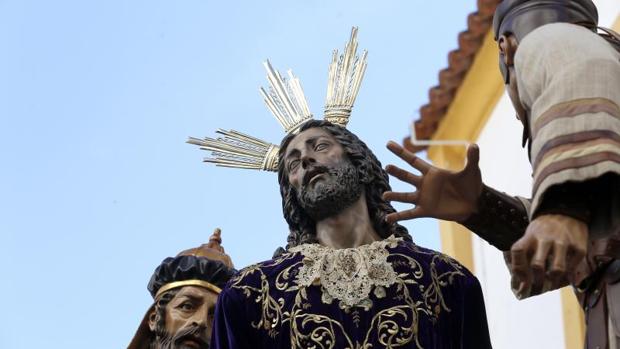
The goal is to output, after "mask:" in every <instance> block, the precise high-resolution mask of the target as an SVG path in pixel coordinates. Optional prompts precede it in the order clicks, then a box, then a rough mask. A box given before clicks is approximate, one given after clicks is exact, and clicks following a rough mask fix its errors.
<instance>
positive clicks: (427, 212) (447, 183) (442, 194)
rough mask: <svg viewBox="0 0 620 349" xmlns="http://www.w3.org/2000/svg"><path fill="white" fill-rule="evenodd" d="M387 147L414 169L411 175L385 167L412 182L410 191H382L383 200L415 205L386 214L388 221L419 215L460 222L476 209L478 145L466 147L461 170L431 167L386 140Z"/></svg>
mask: <svg viewBox="0 0 620 349" xmlns="http://www.w3.org/2000/svg"><path fill="white" fill-rule="evenodd" d="M387 148H388V149H389V150H390V151H391V152H392V153H394V154H396V156H398V157H400V158H401V159H403V160H404V161H405V162H407V163H408V164H409V165H411V167H413V168H414V169H416V170H418V171H419V172H420V175H415V174H413V173H411V172H409V171H406V170H403V169H401V168H399V167H398V166H395V165H388V166H386V168H385V170H386V171H387V173H389V174H390V175H392V176H394V177H396V178H398V179H400V180H401V181H403V182H407V183H409V184H411V185H413V186H414V187H415V188H416V189H417V190H416V191H413V192H405V193H402V192H392V191H387V192H385V193H383V199H384V200H387V201H398V202H404V203H410V204H413V205H415V207H414V208H411V209H407V210H404V211H400V212H395V213H390V214H388V215H387V216H386V220H387V221H388V222H396V221H402V220H408V219H414V218H419V217H434V218H438V219H443V220H449V221H456V222H462V221H464V220H466V219H467V218H468V217H469V216H470V215H471V214H472V213H474V212H475V211H476V207H477V201H478V198H479V197H480V194H481V193H482V177H481V175H480V168H479V167H478V160H479V151H478V146H477V145H475V144H473V145H470V146H469V147H468V148H467V164H466V165H465V168H464V169H463V170H461V171H458V172H455V171H448V170H444V169H441V168H438V167H435V166H433V165H431V164H429V163H427V162H426V161H424V160H422V159H420V158H419V157H417V156H416V155H415V154H413V153H412V152H410V151H408V150H406V149H404V148H403V147H401V146H400V145H398V144H397V143H396V142H392V141H390V142H389V143H388V144H387Z"/></svg>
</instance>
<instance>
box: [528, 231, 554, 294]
mask: <svg viewBox="0 0 620 349" xmlns="http://www.w3.org/2000/svg"><path fill="white" fill-rule="evenodd" d="M552 246H553V242H552V241H551V240H538V241H537V244H536V251H535V252H534V258H532V264H531V265H532V293H533V294H539V293H541V292H542V290H543V287H544V283H545V277H546V271H547V258H548V257H549V252H550V251H551V247H552Z"/></svg>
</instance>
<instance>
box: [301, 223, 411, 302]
mask: <svg viewBox="0 0 620 349" xmlns="http://www.w3.org/2000/svg"><path fill="white" fill-rule="evenodd" d="M401 240H402V238H397V237H395V236H393V235H392V236H390V237H389V238H387V239H384V240H380V241H375V242H373V243H371V244H367V245H362V246H360V247H357V248H345V249H333V248H331V247H326V246H322V245H319V244H303V245H299V246H296V247H293V248H291V249H290V250H289V251H290V252H300V253H301V254H302V255H303V256H304V259H303V264H302V266H301V267H300V269H299V272H298V274H297V279H296V282H297V285H299V286H305V287H308V286H310V285H312V284H316V283H317V282H318V283H320V284H321V287H322V292H323V294H322V301H323V302H324V303H327V304H330V303H332V301H333V300H334V299H337V300H338V301H340V306H341V307H342V308H347V307H353V306H360V307H364V308H366V309H369V308H370V307H372V301H371V300H370V298H369V295H370V292H371V291H373V289H374V294H375V296H376V297H377V298H383V297H385V287H389V286H390V285H392V284H393V283H394V282H395V281H396V276H397V275H396V272H395V271H394V268H392V265H391V264H390V263H389V262H388V261H387V257H388V256H389V252H388V251H387V249H386V247H396V245H397V244H398V242H399V241H401Z"/></svg>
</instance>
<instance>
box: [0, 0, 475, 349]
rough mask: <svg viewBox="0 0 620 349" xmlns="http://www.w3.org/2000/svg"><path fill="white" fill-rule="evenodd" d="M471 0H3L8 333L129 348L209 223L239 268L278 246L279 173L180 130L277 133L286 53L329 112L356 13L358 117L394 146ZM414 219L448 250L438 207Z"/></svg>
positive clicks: (2, 296) (27, 342)
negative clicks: (240, 166)
mask: <svg viewBox="0 0 620 349" xmlns="http://www.w3.org/2000/svg"><path fill="white" fill-rule="evenodd" d="M475 6H476V1H474V0H469V1H446V0H443V1H420V0H418V1H412V0H408V1H405V0H403V1H360V0H357V1H353V0H350V1H312V0H306V1H293V0H288V1H245V2H241V1H209V0H200V1H198V0H184V1H155V0H148V1H118V0H107V1H83V0H79V1H78V0H75V1H69V0H57V1H30V0H0V159H1V162H2V170H1V171H0V265H1V266H2V268H3V271H2V277H1V280H2V281H0V301H1V302H2V307H1V309H2V312H1V313H2V316H0V348H3V349H4V348H6V349H18V348H19V349H21V348H36V347H43V348H62V349H69V348H84V347H88V348H91V349H99V348H101V349H110V348H124V347H125V346H126V345H127V343H128V342H129V339H130V338H131V336H132V335H133V333H134V331H135V329H136V328H137V325H138V323H139V321H140V319H141V317H142V315H143V313H144V312H145V310H146V309H147V307H148V306H149V304H150V302H151V299H150V296H149V295H148V293H147V291H146V284H147V281H148V279H149V277H150V274H151V273H152V271H153V269H154V268H155V267H156V266H157V265H158V264H159V262H160V261H161V260H162V259H163V258H164V257H166V256H169V255H174V254H176V253H177V252H178V251H179V250H181V249H185V248H189V247H192V246H196V245H198V244H200V243H202V242H205V241H206V240H207V239H208V237H209V235H210V234H211V231H212V230H213V228H215V227H220V228H222V230H223V238H224V246H225V247H226V249H227V251H228V253H229V254H230V256H231V257H232V259H233V260H234V262H235V264H236V265H237V266H238V267H243V266H244V265H247V264H248V263H252V262H257V261H260V260H264V259H267V258H269V257H270V256H271V254H272V252H273V250H274V249H275V248H276V247H277V246H280V245H282V244H283V243H284V242H285V238H286V235H287V227H286V225H285V223H284V220H283V219H282V213H281V209H280V197H279V193H278V186H277V180H276V176H275V175H273V174H271V173H264V172H248V171H240V170H230V169H221V168H215V167H212V166H209V165H206V164H203V163H202V162H201V159H202V157H203V156H205V155H206V153H204V152H202V151H200V150H199V149H198V148H197V147H194V146H190V145H188V144H185V140H186V138H187V137H188V136H197V137H202V136H211V135H213V131H214V130H215V129H216V128H219V127H222V128H233V129H237V130H240V131H245V132H249V133H251V134H253V135H256V136H259V137H261V138H263V139H266V140H269V141H272V142H275V143H278V142H279V141H280V139H281V138H282V136H283V133H282V131H281V129H280V127H279V125H278V124H277V123H276V122H275V120H274V119H273V117H272V116H271V115H270V114H269V112H268V111H267V109H266V108H265V106H264V105H263V102H262V100H261V98H260V96H259V94H258V87H259V86H262V85H265V72H264V70H263V67H262V65H261V62H262V61H263V60H264V59H267V58H269V59H271V61H272V63H273V64H274V66H275V67H276V68H278V69H280V70H281V71H284V70H286V69H288V68H293V70H294V72H295V73H296V75H297V76H299V77H300V79H301V81H302V84H303V87H304V90H305V92H306V95H307V98H308V100H309V103H310V106H311V109H312V110H313V111H314V113H315V114H316V115H320V113H321V111H322V105H323V101H324V96H325V87H326V77H327V65H328V62H329V60H330V55H331V50H332V49H334V48H342V47H343V45H344V43H345V42H346V40H347V39H348V36H349V32H350V28H351V26H353V25H356V26H359V28H360V31H359V41H360V48H366V49H368V50H369V57H368V60H369V65H368V69H367V72H366V79H365V81H364V83H363V84H362V88H361V91H360V94H359V97H358V101H357V103H356V105H355V109H354V112H353V119H352V121H351V122H350V124H349V129H351V130H352V131H354V132H355V133H357V134H358V135H359V136H360V137H361V138H362V139H363V140H365V141H366V142H367V143H368V144H369V146H370V147H371V148H372V149H374V150H375V152H376V154H377V156H378V157H379V159H381V161H382V162H383V163H384V164H385V163H388V162H391V161H396V159H395V158H394V157H393V156H391V155H390V154H389V153H388V152H387V150H385V148H384V145H385V143H386V142H387V141H388V140H389V139H394V140H397V141H400V140H401V139H402V138H403V137H404V136H406V135H407V134H408V133H409V131H408V125H409V123H410V122H411V120H412V119H413V118H414V117H416V112H417V109H418V108H419V107H420V105H422V104H423V103H425V102H426V101H427V98H428V97H427V91H428V88H429V87H431V86H433V85H435V84H436V83H437V73H438V71H439V70H440V69H441V68H443V67H445V66H446V64H447V53H448V51H449V50H450V49H453V48H455V47H456V45H457V42H456V38H457V34H458V32H459V31H461V30H463V29H464V28H465V26H466V15H467V14H468V13H469V12H471V11H473V10H474V9H475ZM397 163H398V162H397ZM395 187H396V189H401V190H404V189H405V188H406V187H405V186H403V185H395ZM406 226H407V227H408V228H409V229H410V232H411V234H412V235H413V236H414V239H415V240H416V242H417V243H419V244H421V245H424V246H428V247H431V248H435V249H438V248H439V239H438V228H437V223H436V222H435V221H433V220H418V221H415V222H408V223H407V224H406Z"/></svg>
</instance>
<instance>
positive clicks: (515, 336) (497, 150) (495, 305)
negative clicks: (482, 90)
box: [473, 95, 565, 349]
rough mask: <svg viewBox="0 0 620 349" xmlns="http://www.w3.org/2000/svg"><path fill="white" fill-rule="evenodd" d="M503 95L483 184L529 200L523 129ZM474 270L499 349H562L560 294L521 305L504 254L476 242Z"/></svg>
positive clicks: (487, 134)
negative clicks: (511, 282)
mask: <svg viewBox="0 0 620 349" xmlns="http://www.w3.org/2000/svg"><path fill="white" fill-rule="evenodd" d="M514 115H515V114H514V109H513V108H512V105H511V103H510V100H509V99H508V96H507V95H504V96H503V97H502V98H501V99H500V102H499V103H498V105H497V107H496V108H495V110H494V112H493V114H492V115H491V117H490V119H489V121H488V122H487V124H486V125H485V127H484V129H483V130H482V133H481V134H480V137H479V139H478V144H479V146H480V168H481V171H482V177H483V181H484V183H486V184H487V185H489V186H491V187H493V188H496V189H498V190H500V191H504V192H506V193H509V194H511V195H519V196H523V197H530V195H529V192H530V186H531V175H530V173H531V171H530V164H529V161H528V159H527V154H526V151H525V150H524V149H523V148H521V147H520V144H521V129H522V128H521V123H520V122H519V121H518V120H517V119H516V118H515V116H514ZM473 249H474V270H475V272H476V276H477V277H478V279H479V280H480V283H481V284H482V289H483V292H484V297H485V303H486V307H487V315H488V321H489V330H490V332H491V339H492V341H493V346H494V347H495V348H502V349H513V348H514V349H521V348H550V349H551V348H553V349H555V348H558V349H561V348H564V347H565V346H564V327H563V322H562V308H561V299H560V293H559V291H554V292H550V293H547V294H545V295H542V296H538V297H533V298H531V299H526V300H523V301H519V300H517V299H516V298H515V296H514V295H513V294H512V292H511V291H510V276H509V274H508V269H507V268H506V265H505V264H504V259H503V256H502V254H501V253H500V252H499V251H498V250H497V249H496V248H494V247H493V246H491V245H489V244H488V243H486V242H485V241H484V240H482V239H480V238H478V237H474V239H473Z"/></svg>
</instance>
